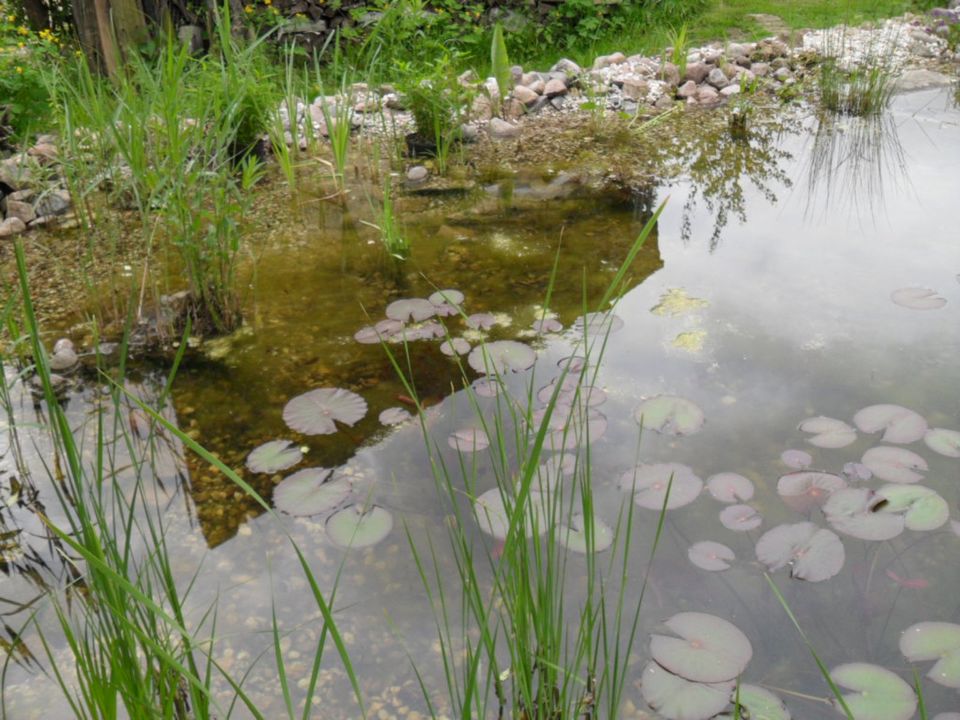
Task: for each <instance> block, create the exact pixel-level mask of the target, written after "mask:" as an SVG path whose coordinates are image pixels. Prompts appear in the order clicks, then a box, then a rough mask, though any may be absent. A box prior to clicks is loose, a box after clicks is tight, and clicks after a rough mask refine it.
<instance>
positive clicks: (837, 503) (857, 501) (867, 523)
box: [823, 488, 904, 540]
mask: <svg viewBox="0 0 960 720" xmlns="http://www.w3.org/2000/svg"><path fill="white" fill-rule="evenodd" d="M881 500H882V498H880V497H879V496H878V495H877V493H876V492H874V491H873V490H871V489H869V488H844V489H843V490H837V491H836V492H835V493H833V495H831V496H830V498H829V499H828V500H827V502H825V503H824V505H823V514H824V516H825V517H826V518H827V522H829V523H830V526H831V527H832V528H833V529H834V530H837V531H838V532H842V533H844V534H845V535H849V536H851V537H855V538H859V539H861V540H890V539H891V538H895V537H896V536H897V535H899V534H900V533H902V532H903V528H904V521H903V516H901V515H893V514H890V513H881V512H874V510H875V509H876V506H877V503H878V502H880V501H881Z"/></svg>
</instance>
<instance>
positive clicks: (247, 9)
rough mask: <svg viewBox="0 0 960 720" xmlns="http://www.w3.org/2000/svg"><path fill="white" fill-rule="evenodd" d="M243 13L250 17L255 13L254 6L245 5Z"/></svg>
mask: <svg viewBox="0 0 960 720" xmlns="http://www.w3.org/2000/svg"><path fill="white" fill-rule="evenodd" d="M243 11H244V12H245V13H246V14H247V15H249V14H250V13H252V12H253V5H244V6H243Z"/></svg>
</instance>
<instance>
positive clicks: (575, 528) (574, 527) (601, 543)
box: [557, 513, 613, 554]
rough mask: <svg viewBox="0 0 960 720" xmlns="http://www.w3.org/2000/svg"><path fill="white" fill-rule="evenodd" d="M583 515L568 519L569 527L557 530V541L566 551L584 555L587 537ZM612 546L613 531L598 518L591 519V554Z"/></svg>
mask: <svg viewBox="0 0 960 720" xmlns="http://www.w3.org/2000/svg"><path fill="white" fill-rule="evenodd" d="M583 519H584V518H583V515H582V514H579V513H578V514H576V515H574V516H573V517H571V518H570V526H569V527H567V526H564V525H561V526H560V527H559V528H557V533H558V536H557V539H558V540H559V541H560V544H561V545H563V546H564V547H565V548H567V550H572V551H573V552H578V553H583V554H586V552H587V535H586V532H584V527H583ZM612 544H613V529H612V528H611V527H610V526H609V525H607V524H606V523H605V522H604V521H603V520H601V519H600V518H598V517H594V518H593V552H603V551H604V550H606V549H607V548H608V547H610V546H611V545H612Z"/></svg>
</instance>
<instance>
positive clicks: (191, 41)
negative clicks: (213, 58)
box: [177, 25, 203, 55]
mask: <svg viewBox="0 0 960 720" xmlns="http://www.w3.org/2000/svg"><path fill="white" fill-rule="evenodd" d="M177 39H179V40H180V42H181V43H182V44H183V45H186V46H187V52H189V53H190V54H191V55H197V54H198V53H200V52H201V51H202V50H203V28H202V27H200V26H199V25H181V26H180V27H178V28H177Z"/></svg>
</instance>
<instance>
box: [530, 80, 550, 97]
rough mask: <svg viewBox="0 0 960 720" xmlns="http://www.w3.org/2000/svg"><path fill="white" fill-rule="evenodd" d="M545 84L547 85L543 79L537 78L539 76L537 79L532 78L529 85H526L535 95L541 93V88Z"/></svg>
mask: <svg viewBox="0 0 960 720" xmlns="http://www.w3.org/2000/svg"><path fill="white" fill-rule="evenodd" d="M546 86H547V84H546V83H545V82H544V81H543V80H541V79H539V78H537V79H536V80H534V81H533V82H532V83H530V84H529V85H527V87H528V88H530V89H531V90H533V91H534V92H535V93H536V94H537V95H543V89H544V88H545V87H546Z"/></svg>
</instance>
